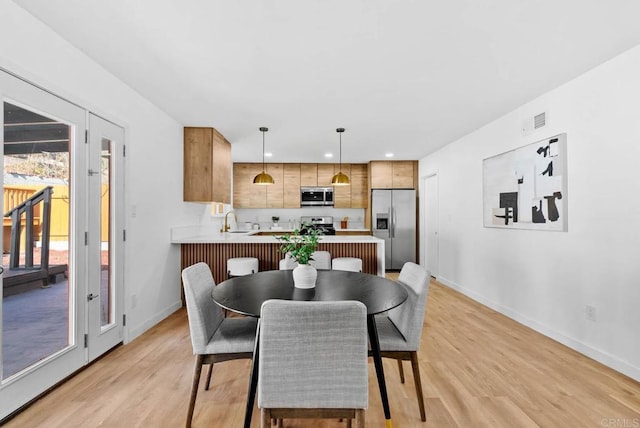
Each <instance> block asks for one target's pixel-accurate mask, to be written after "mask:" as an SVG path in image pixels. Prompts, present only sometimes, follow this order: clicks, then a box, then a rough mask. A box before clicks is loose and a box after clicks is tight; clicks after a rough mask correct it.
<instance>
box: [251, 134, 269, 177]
mask: <svg viewBox="0 0 640 428" xmlns="http://www.w3.org/2000/svg"><path fill="white" fill-rule="evenodd" d="M268 130H269V128H265V127H264V126H262V127H261V128H260V131H261V132H262V172H261V173H260V174H258V175H256V176H255V177H254V178H253V184H259V185H261V186H266V185H269V184H273V183H274V181H273V177H272V176H270V175H269V174H267V173H266V172H264V171H265V163H264V133H265V132H267V131H268Z"/></svg>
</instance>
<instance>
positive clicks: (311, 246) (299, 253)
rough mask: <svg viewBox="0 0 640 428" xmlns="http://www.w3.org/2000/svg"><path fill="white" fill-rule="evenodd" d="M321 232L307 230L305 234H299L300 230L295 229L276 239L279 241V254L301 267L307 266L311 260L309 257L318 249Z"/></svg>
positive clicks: (311, 229)
mask: <svg viewBox="0 0 640 428" xmlns="http://www.w3.org/2000/svg"><path fill="white" fill-rule="evenodd" d="M320 234H321V232H320V231H319V230H316V229H313V228H309V229H307V230H306V234H301V233H300V229H295V230H294V231H293V233H292V234H285V235H283V236H280V237H277V238H276V239H277V240H278V241H280V244H281V245H280V252H281V253H282V254H283V255H284V256H285V257H286V256H287V254H288V255H289V257H290V258H292V259H293V260H295V261H296V262H298V264H301V265H308V264H309V261H310V260H313V258H312V257H311V255H312V254H313V252H314V251H316V250H317V249H318V244H319V241H320V238H319V236H320Z"/></svg>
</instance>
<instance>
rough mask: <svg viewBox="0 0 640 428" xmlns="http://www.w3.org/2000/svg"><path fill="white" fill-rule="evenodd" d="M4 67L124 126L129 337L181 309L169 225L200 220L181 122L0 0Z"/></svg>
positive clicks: (175, 251)
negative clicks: (189, 197)
mask: <svg viewBox="0 0 640 428" xmlns="http://www.w3.org/2000/svg"><path fill="white" fill-rule="evenodd" d="M0 67H2V68H4V69H7V70H9V71H11V72H13V73H15V74H18V75H20V76H21V77H23V78H26V79H28V80H30V81H32V82H34V83H36V84H38V85H40V86H42V87H44V88H46V89H48V90H50V91H51V92H54V93H56V94H58V95H60V96H63V97H65V98H67V99H69V100H70V101H73V102H75V103H77V104H79V105H81V106H83V107H85V108H87V109H89V110H91V111H94V112H96V113H97V114H99V115H101V116H103V117H105V118H107V119H109V120H112V121H113V122H115V123H118V124H120V125H122V126H124V127H125V133H126V137H125V138H126V142H127V157H126V173H125V174H126V179H125V186H126V195H125V199H126V211H127V219H126V227H127V242H126V253H125V257H126V260H125V311H126V313H127V326H126V327H125V329H126V331H127V333H128V334H127V336H128V339H129V340H131V339H132V338H134V337H135V336H137V335H139V334H141V333H142V332H144V331H145V330H146V329H148V328H149V327H151V326H152V325H153V324H155V323H156V322H157V321H159V320H161V319H162V318H164V317H165V316H167V315H168V314H170V313H171V312H173V311H174V310H175V309H177V308H178V307H179V306H180V272H179V271H180V260H179V248H178V247H177V246H172V245H171V244H170V243H169V229H170V227H171V226H174V225H176V224H184V223H196V222H198V221H199V220H200V217H201V207H200V206H197V205H195V204H185V203H183V202H182V126H181V124H179V123H178V122H176V121H175V120H173V119H172V118H170V117H169V116H168V115H166V114H165V113H164V112H162V111H160V110H159V109H158V108H157V107H155V106H154V105H152V104H151V103H150V102H149V101H147V100H146V99H145V98H143V97H141V96H140V95H139V94H138V93H137V92H135V91H134V90H133V89H131V88H130V87H128V86H126V85H125V84H124V83H122V82H121V81H119V80H118V79H116V78H115V77H114V76H113V75H111V74H110V73H108V72H107V71H106V70H105V69H103V68H102V67H101V66H100V65H98V64H97V63H96V62H94V61H92V60H91V59H89V58H88V57H87V56H86V55H84V54H83V53H82V52H80V51H79V50H78V49H76V48H74V47H73V46H71V45H70V44H69V43H67V42H66V41H65V40H63V39H62V38H60V37H59V36H58V35H57V34H56V33H55V32H53V31H52V30H51V29H50V28H49V27H47V26H45V25H44V24H42V23H41V22H40V21H38V20H37V19H35V18H34V17H33V16H31V15H30V14H28V13H27V12H25V11H24V10H23V9H21V8H20V7H18V6H16V5H15V4H14V3H13V2H11V1H8V0H0ZM134 206H135V212H136V214H135V216H134V215H133V208H134ZM133 295H135V296H136V297H137V299H136V300H137V305H136V307H135V308H132V296H133Z"/></svg>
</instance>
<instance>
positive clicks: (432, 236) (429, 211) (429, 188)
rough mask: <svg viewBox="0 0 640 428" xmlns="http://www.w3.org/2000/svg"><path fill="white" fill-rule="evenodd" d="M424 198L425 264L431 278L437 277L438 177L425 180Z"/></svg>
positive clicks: (429, 177)
mask: <svg viewBox="0 0 640 428" xmlns="http://www.w3.org/2000/svg"><path fill="white" fill-rule="evenodd" d="M424 188H425V198H424V213H425V214H424V226H425V227H424V229H425V230H424V236H425V249H424V254H425V263H426V266H427V269H428V270H429V272H431V276H433V277H435V278H437V277H438V264H439V262H440V260H439V250H438V248H439V247H438V245H439V244H438V175H437V174H433V175H430V176H428V177H427V178H426V179H425V186H424Z"/></svg>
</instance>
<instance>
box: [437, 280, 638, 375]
mask: <svg viewBox="0 0 640 428" xmlns="http://www.w3.org/2000/svg"><path fill="white" fill-rule="evenodd" d="M437 281H438V282H440V283H441V284H444V285H446V286H447V287H449V288H452V289H454V290H456V291H459V292H460V293H462V294H464V295H465V296H467V297H469V298H470V299H473V300H475V301H476V302H478V303H480V304H482V305H485V306H487V307H489V308H491V309H493V310H495V311H497V312H499V313H501V314H502V315H504V316H507V317H509V318H511V319H512V320H514V321H517V322H519V323H520V324H523V325H525V326H527V327H529V328H531V329H533V330H535V331H537V332H538V333H540V334H543V335H545V336H547V337H549V338H551V339H553V340H555V341H557V342H560V343H562V344H563V345H565V346H568V347H569V348H571V349H573V350H575V351H577V352H580V353H581V354H583V355H586V356H587V357H589V358H592V359H594V360H596V361H598V362H599V363H602V364H604V365H605V366H607V367H610V368H612V369H613V370H616V371H618V372H620V373H622V374H624V375H626V376H629V377H630V378H632V379H634V380H637V381H640V368H638V367H634V366H632V365H631V364H629V363H627V362H626V361H622V360H620V359H619V358H617V357H615V356H613V355H611V354H609V353H607V352H604V351H600V350H599V349H596V348H593V347H591V346H589V345H587V344H585V343H583V342H580V341H579V340H576V339H574V338H572V337H569V336H566V335H564V334H562V333H559V332H557V331H555V330H553V329H552V328H549V327H548V326H545V325H543V324H540V323H538V322H537V321H535V320H532V319H531V318H528V317H526V316H524V315H522V314H520V313H518V312H516V311H514V310H513V309H511V308H508V307H506V306H503V305H501V304H499V303H496V302H494V301H492V300H489V299H487V298H486V297H484V296H482V295H480V294H478V293H476V292H475V291H472V290H469V289H467V288H464V287H462V286H460V285H459V284H456V283H455V282H453V281H450V280H448V279H446V278H444V277H442V276H439V277H438V278H437Z"/></svg>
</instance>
